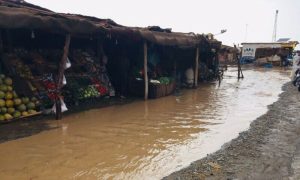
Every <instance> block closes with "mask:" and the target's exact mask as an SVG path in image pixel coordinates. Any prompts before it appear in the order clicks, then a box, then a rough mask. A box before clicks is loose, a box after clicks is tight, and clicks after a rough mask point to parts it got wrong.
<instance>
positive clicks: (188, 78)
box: [185, 66, 194, 87]
mask: <svg viewBox="0 0 300 180" xmlns="http://www.w3.org/2000/svg"><path fill="white" fill-rule="evenodd" d="M185 83H186V85H187V87H192V86H193V85H194V70H193V67H192V66H191V67H189V68H188V69H187V70H186V71H185Z"/></svg>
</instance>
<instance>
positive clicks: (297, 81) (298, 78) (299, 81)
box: [293, 68, 300, 91]
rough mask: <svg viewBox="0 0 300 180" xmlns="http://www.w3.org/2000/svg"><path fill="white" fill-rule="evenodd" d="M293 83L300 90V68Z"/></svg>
mask: <svg viewBox="0 0 300 180" xmlns="http://www.w3.org/2000/svg"><path fill="white" fill-rule="evenodd" d="M293 85H294V86H296V87H297V88H298V91H300V68H299V69H297V70H296V72H295V78H294V80H293Z"/></svg>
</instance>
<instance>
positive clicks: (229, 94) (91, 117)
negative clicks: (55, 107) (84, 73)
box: [0, 69, 289, 179]
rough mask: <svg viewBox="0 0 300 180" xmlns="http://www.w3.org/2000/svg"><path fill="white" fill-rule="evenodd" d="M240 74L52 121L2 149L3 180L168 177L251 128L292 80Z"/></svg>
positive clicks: (267, 73)
mask: <svg viewBox="0 0 300 180" xmlns="http://www.w3.org/2000/svg"><path fill="white" fill-rule="evenodd" d="M235 70H236V69H229V71H228V72H226V73H225V76H224V80H223V81H222V84H221V86H220V87H219V86H218V85H217V84H200V86H199V88H198V89H197V90H184V91H183V92H182V93H181V94H180V95H178V96H169V97H165V98H160V99H156V100H149V101H147V102H144V101H139V102H134V103H131V104H127V105H122V106H112V107H107V108H102V109H95V110H90V111H86V112H82V113H77V114H72V115H69V116H66V117H65V118H64V119H63V120H62V121H49V124H50V126H51V127H55V129H53V130H49V131H44V132H41V133H39V134H36V135H33V136H30V137H25V138H21V139H17V140H13V141H7V142H4V143H1V144H0V154H1V156H0V177H1V179H160V178H162V177H164V176H166V175H168V174H170V173H172V172H174V171H176V170H179V169H181V168H183V167H185V166H187V165H189V164H190V163H191V162H193V161H195V160H197V159H200V158H202V157H204V156H206V154H208V153H212V152H214V151H216V150H218V149H219V148H220V147H221V146H222V145H223V144H224V143H226V142H229V141H230V140H231V139H233V138H235V137H237V136H238V133H239V132H241V131H244V130H246V129H247V128H249V124H250V123H251V121H253V120H255V119H256V118H257V117H259V116H261V115H262V114H264V113H265V112H267V105H269V104H272V103H273V102H275V101H276V100H277V99H278V95H279V94H280V93H281V92H282V90H281V87H282V85H283V84H284V83H286V82H288V81H289V77H288V73H287V72H284V71H282V70H279V69H278V70H276V69H272V70H268V69H258V70H245V71H244V75H245V79H244V80H240V81H238V80H237V78H236V76H237V72H236V71H235Z"/></svg>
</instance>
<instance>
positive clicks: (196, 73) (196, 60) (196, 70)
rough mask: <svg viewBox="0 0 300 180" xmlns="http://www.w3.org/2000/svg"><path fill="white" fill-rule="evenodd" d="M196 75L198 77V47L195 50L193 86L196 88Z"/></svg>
mask: <svg viewBox="0 0 300 180" xmlns="http://www.w3.org/2000/svg"><path fill="white" fill-rule="evenodd" d="M198 75H199V47H197V49H196V58H195V78H194V86H195V87H197V86H198Z"/></svg>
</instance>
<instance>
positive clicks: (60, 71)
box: [55, 34, 71, 120]
mask: <svg viewBox="0 0 300 180" xmlns="http://www.w3.org/2000/svg"><path fill="white" fill-rule="evenodd" d="M70 41H71V35H70V34H67V35H66V40H65V46H64V51H63V56H62V58H61V61H60V64H59V67H58V68H59V69H58V76H57V91H58V92H57V93H58V98H56V100H55V105H56V119H57V120H58V119H61V117H62V112H61V103H60V99H59V97H60V95H61V88H62V86H63V76H64V71H65V66H66V63H67V58H68V54H69V47H70Z"/></svg>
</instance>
